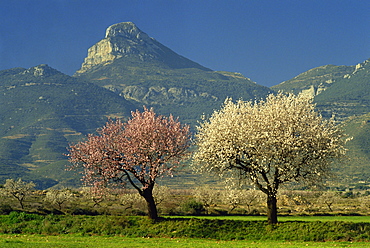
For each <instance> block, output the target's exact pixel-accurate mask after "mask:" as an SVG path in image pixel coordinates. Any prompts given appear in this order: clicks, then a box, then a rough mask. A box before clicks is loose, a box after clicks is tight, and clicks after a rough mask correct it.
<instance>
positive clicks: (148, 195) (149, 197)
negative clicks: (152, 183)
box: [141, 187, 158, 220]
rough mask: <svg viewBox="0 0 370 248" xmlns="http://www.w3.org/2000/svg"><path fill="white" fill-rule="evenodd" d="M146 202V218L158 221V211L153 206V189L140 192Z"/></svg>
mask: <svg viewBox="0 0 370 248" xmlns="http://www.w3.org/2000/svg"><path fill="white" fill-rule="evenodd" d="M141 196H142V197H144V199H145V201H146V205H147V207H148V217H149V219H152V220H156V219H158V211H157V206H156V205H155V201H154V197H153V188H150V187H149V188H146V189H144V190H143V191H142V194H141Z"/></svg>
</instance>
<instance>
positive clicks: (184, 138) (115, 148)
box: [67, 108, 191, 219]
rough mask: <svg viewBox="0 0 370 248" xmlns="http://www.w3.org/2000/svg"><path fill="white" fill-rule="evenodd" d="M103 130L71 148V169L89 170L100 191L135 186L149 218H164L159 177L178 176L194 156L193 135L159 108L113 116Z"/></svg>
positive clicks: (87, 178) (86, 175)
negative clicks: (124, 118)
mask: <svg viewBox="0 0 370 248" xmlns="http://www.w3.org/2000/svg"><path fill="white" fill-rule="evenodd" d="M97 132H98V134H97V135H94V134H89V135H88V137H87V140H86V141H81V142H79V143H77V144H75V145H70V147H69V154H68V155H67V156H69V161H70V162H71V164H72V166H71V168H72V169H73V168H78V167H82V168H83V174H84V176H83V180H84V181H85V183H86V184H88V185H91V186H93V188H94V189H98V190H104V189H105V188H107V187H117V186H118V187H124V186H125V185H126V184H127V183H129V184H131V185H132V186H133V187H134V188H135V189H136V190H137V191H138V192H139V194H140V195H141V196H142V197H143V198H144V199H145V201H146V203H147V207H148V216H149V218H151V219H157V218H158V212H157V207H156V204H155V201H154V198H153V188H154V185H155V181H156V179H157V178H158V177H160V176H163V175H166V174H167V175H170V176H172V172H173V169H174V168H176V166H177V165H178V164H179V163H180V161H181V160H182V159H183V158H184V157H185V156H186V155H187V154H188V148H189V146H190V144H191V134H190V130H189V126H188V125H182V124H181V123H180V122H179V121H178V119H174V118H173V116H172V115H170V116H169V117H165V116H162V115H156V114H155V112H154V111H153V109H150V110H149V109H147V108H144V111H143V112H140V111H138V110H137V111H136V112H132V118H131V119H130V120H128V121H127V122H126V123H123V122H121V120H119V119H118V120H116V121H113V120H109V121H108V122H107V123H106V125H105V126H104V127H102V128H101V129H98V130H97Z"/></svg>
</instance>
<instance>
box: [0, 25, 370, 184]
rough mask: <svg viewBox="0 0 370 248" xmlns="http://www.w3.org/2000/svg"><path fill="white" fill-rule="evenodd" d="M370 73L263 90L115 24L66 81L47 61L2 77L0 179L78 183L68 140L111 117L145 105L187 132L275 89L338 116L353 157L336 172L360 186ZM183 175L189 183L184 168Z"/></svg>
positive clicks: (333, 69) (329, 73)
mask: <svg viewBox="0 0 370 248" xmlns="http://www.w3.org/2000/svg"><path fill="white" fill-rule="evenodd" d="M369 77H370V64H369V61H365V62H363V63H360V64H358V65H356V66H335V65H326V66H320V67H317V68H314V69H311V70H309V71H307V72H304V73H302V74H300V75H298V76H296V77H294V78H293V79H291V80H288V81H285V82H282V83H281V84H278V85H276V86H273V87H271V88H268V87H264V86H261V85H258V84H257V83H255V82H253V81H252V80H250V79H249V78H247V77H245V76H243V75H242V74H240V73H234V72H226V71H213V70H211V69H209V68H206V67H204V66H202V65H200V64H198V63H196V62H193V61H191V60H189V59H187V58H185V57H183V56H181V55H179V54H177V53H176V52H174V51H172V50H171V49H170V48H168V47H166V46H164V45H162V44H161V43H160V42H158V41H156V40H155V39H154V38H151V37H149V36H148V35H147V34H146V33H144V32H143V31H141V30H140V29H139V28H138V27H137V26H136V25H135V24H133V23H132V22H124V23H118V24H115V25H112V26H110V27H108V29H107V30H106V34H105V37H104V38H103V39H102V40H101V41H99V42H97V43H96V44H95V45H93V46H92V47H91V48H89V49H88V55H87V57H86V58H85V59H84V62H83V64H82V65H81V68H80V69H79V70H78V71H76V73H75V74H74V75H73V76H72V77H71V76H68V75H65V74H63V73H61V72H59V71H58V70H56V69H53V68H51V67H49V66H48V65H45V64H42V65H37V66H34V67H32V68H29V69H26V68H13V69H8V70H3V71H0V96H1V97H0V104H1V108H0V166H1V168H2V169H1V172H0V183H1V182H4V181H5V179H7V178H19V177H21V178H22V179H25V180H32V181H34V182H35V183H36V184H37V187H38V188H49V187H53V186H79V185H80V181H79V177H80V176H79V175H76V173H73V172H68V171H66V170H65V165H66V164H68V161H66V157H65V156H64V154H65V153H67V150H66V147H67V146H68V144H70V143H73V142H77V141H79V140H81V139H83V138H84V137H85V136H86V135H87V134H88V133H92V132H94V131H95V130H96V128H99V127H101V126H102V125H103V124H104V123H105V122H106V121H107V119H108V118H109V117H121V118H128V117H129V116H130V111H133V110H136V109H142V108H143V106H144V105H145V106H147V107H153V108H154V110H155V111H156V112H157V113H159V114H163V115H169V114H173V115H174V116H179V118H180V121H181V122H183V123H188V124H190V125H191V127H192V129H193V131H194V130H195V128H194V127H195V125H196V123H197V121H198V120H200V117H201V116H202V115H209V114H211V113H212V112H213V110H215V109H218V108H220V106H221V105H222V103H223V102H224V100H225V98H226V97H232V98H233V99H239V98H242V99H244V100H250V99H261V98H264V97H265V96H266V95H267V94H269V93H271V92H274V91H278V90H282V91H287V92H288V91H289V92H294V93H304V94H309V95H311V96H313V97H314V99H315V103H316V104H317V107H318V109H319V110H320V111H321V112H322V113H323V116H325V117H330V116H331V115H333V114H334V115H336V116H337V119H338V121H340V122H341V123H342V124H343V126H344V128H345V129H346V131H347V132H348V133H349V134H350V135H351V136H353V137H354V139H353V140H352V141H351V142H350V143H349V144H348V147H349V148H350V157H351V160H349V161H347V162H344V163H341V164H338V165H336V166H335V168H334V170H335V172H336V174H337V175H338V177H339V178H345V180H346V183H347V184H348V185H349V184H358V183H359V182H360V183H362V184H365V185H366V183H367V182H366V180H367V177H368V176H370V172H367V171H368V164H369V161H370V142H369V141H368V140H369V138H370V137H368V136H369V134H368V133H369V132H368V131H369V130H368V128H369V124H370V121H369V120H370V116H369V113H370V102H369V101H370V95H369V92H368V91H369V89H370V88H369V83H370V78H369ZM353 158H356V159H353ZM182 173H183V175H185V176H184V177H183V178H187V179H189V178H190V179H189V180H191V178H192V176H191V175H190V173H189V172H186V171H184V172H182ZM176 180H180V176H179V177H177V179H176ZM184 185H187V182H184Z"/></svg>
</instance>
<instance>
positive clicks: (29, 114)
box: [0, 65, 134, 187]
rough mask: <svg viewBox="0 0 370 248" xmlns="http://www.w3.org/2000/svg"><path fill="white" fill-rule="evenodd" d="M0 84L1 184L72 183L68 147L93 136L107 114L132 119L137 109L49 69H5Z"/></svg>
mask: <svg viewBox="0 0 370 248" xmlns="http://www.w3.org/2000/svg"><path fill="white" fill-rule="evenodd" d="M0 82H1V83H0V95H2V97H1V98H0V106H1V108H0V137H1V138H0V166H1V168H2V170H1V171H2V174H1V175H0V180H1V181H3V180H5V179H7V178H10V177H12V178H14V177H22V178H25V179H32V180H33V181H35V182H37V183H38V185H39V186H40V187H44V186H45V185H47V186H51V185H53V184H56V183H58V181H64V180H68V177H71V176H72V173H67V172H65V167H64V165H65V164H66V161H65V159H66V157H65V156H64V155H63V154H65V153H66V152H67V150H66V147H67V146H68V144H69V143H70V142H76V141H77V140H80V139H81V138H82V137H83V135H86V134H87V133H91V132H94V131H95V129H96V128H97V127H100V126H102V125H103V124H104V123H105V122H106V121H107V117H108V116H129V113H130V111H131V110H133V109H134V107H133V106H132V105H131V104H130V103H129V102H127V101H125V100H124V99H123V98H121V97H119V96H117V95H116V94H114V93H112V92H111V91H109V90H106V89H104V88H101V87H98V86H96V85H94V84H90V83H85V82H82V81H80V80H77V79H75V78H72V77H70V76H67V75H64V74H62V73H60V72H58V71H57V70H55V69H52V68H50V67H48V66H47V65H40V66H36V67H33V68H30V69H28V70H26V69H22V68H15V69H10V70H5V71H1V72H0ZM62 160H64V161H63V162H62V163H63V166H61V165H60V163H61V162H60V161H62ZM54 164H59V166H56V167H54ZM45 167H49V168H52V169H51V170H50V171H49V172H52V173H49V172H44V171H45V169H44V168H45ZM10 168H11V169H10Z"/></svg>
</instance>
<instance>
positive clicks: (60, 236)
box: [0, 212, 370, 248]
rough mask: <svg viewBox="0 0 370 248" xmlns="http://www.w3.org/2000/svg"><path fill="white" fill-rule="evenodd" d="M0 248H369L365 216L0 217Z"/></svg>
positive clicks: (18, 214) (369, 221)
mask: <svg viewBox="0 0 370 248" xmlns="http://www.w3.org/2000/svg"><path fill="white" fill-rule="evenodd" d="M0 233H1V234H0V247H4V248H7V247H30V248H32V247H35V248H43V247H251V248H253V247H262V248H263V247H277V248H279V247H288V248H290V247H370V216H289V217H288V216H285V217H280V223H279V224H277V225H274V226H271V225H268V224H267V222H266V217H264V216H198V217H189V216H188V217H179V216H176V217H171V218H170V217H167V218H163V219H160V220H158V221H152V220H149V219H148V218H146V217H142V216H109V215H97V216H86V215H85V216H84V215H52V214H51V215H44V216H43V215H37V214H27V213H23V212H12V213H10V214H9V215H0Z"/></svg>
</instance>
